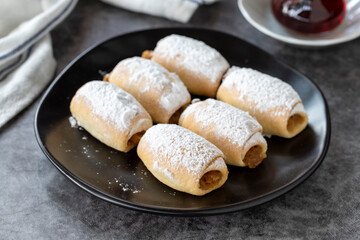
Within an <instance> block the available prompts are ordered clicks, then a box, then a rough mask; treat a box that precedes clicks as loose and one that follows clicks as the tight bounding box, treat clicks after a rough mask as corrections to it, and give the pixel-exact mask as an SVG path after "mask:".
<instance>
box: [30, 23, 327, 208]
mask: <svg viewBox="0 0 360 240" xmlns="http://www.w3.org/2000/svg"><path fill="white" fill-rule="evenodd" d="M172 33H178V34H182V35H186V36H190V37H193V38H196V39H200V40H202V41H204V42H205V43H207V44H208V45H210V46H212V47H214V48H215V49H217V50H218V51H220V52H221V53H222V54H223V56H224V57H225V58H226V59H227V60H228V61H229V62H230V64H231V65H237V66H246V67H251V68H254V69H257V70H260V71H262V72H265V73H268V74H270V75H273V76H276V77H279V78H281V79H283V80H284V81H286V82H288V83H289V84H291V85H292V86H293V87H294V88H295V90H296V91H297V92H298V93H299V95H300V96H301V98H302V100H303V102H304V105H305V109H306V111H307V113H308V115H309V125H308V127H307V128H306V129H305V130H304V131H303V132H302V133H301V134H300V135H298V136H297V137H295V138H293V139H282V138H278V137H272V138H271V139H269V140H268V157H267V159H265V160H264V162H263V163H262V164H261V165H259V166H258V167H257V168H256V169H248V168H236V167H229V171H230V174H229V179H228V181H227V182H226V183H225V184H224V186H222V187H221V188H220V189H218V190H216V191H213V192H211V193H209V194H207V195H205V196H202V197H197V196H192V195H189V194H186V193H182V192H178V191H175V190H173V189H171V188H169V187H167V186H166V185H164V184H162V183H161V182H159V181H158V180H157V179H155V178H154V177H153V176H152V175H151V173H150V172H149V171H148V170H147V169H146V167H145V166H144V165H143V163H142V162H141V161H140V159H139V158H138V157H137V155H136V150H135V149H133V150H132V151H130V152H129V153H121V152H117V151H115V150H112V149H111V148H109V147H107V146H105V145H104V144H102V143H100V142H99V141H97V140H96V139H94V138H93V137H92V136H91V135H90V134H88V133H87V132H86V131H85V130H82V131H81V130H78V129H75V128H71V126H70V123H69V120H68V118H69V117H70V111H69V104H70V100H71V98H72V96H73V95H74V94H75V92H76V90H77V89H78V88H79V87H80V86H82V85H83V84H84V83H86V82H88V81H90V80H93V79H101V74H100V73H99V71H105V72H108V71H111V69H112V68H113V67H114V66H115V65H116V64H117V63H118V62H119V61H120V60H122V59H124V58H127V57H132V56H139V55H141V52H142V51H143V50H145V49H153V48H154V47H155V45H156V42H157V41H158V40H159V39H161V38H162V37H164V36H166V35H169V34H172ZM35 133H36V137H37V140H38V143H39V145H40V147H41V149H42V151H43V152H44V153H45V155H46V156H47V157H48V158H49V160H50V161H51V162H52V163H53V164H54V165H55V166H56V167H57V168H58V169H59V170H60V171H61V172H62V173H63V174H64V175H65V176H67V177H68V178H69V179H70V180H72V181H73V182H74V183H76V184H77V185H78V186H80V187H81V188H83V189H85V190H86V191H88V192H90V193H92V194H94V195H95V196H98V197H100V198H102V199H104V200H107V201H109V202H112V203H115V204H118V205H121V206H124V207H128V208H131V209H137V210H142V211H146V212H153V213H165V214H173V215H210V214H219V213H226V212H232V211H236V210H240V209H245V208H249V207H252V206H255V205H258V204H261V203H264V202H266V201H269V200H271V199H273V198H275V197H278V196H280V195H281V194H284V193H285V192H287V191H289V190H290V189H292V188H294V187H295V186H297V185H298V184H299V183H301V182H302V181H304V180H305V179H306V178H307V177H309V176H310V174H311V173H313V172H314V171H315V169H316V168H317V167H318V166H319V165H320V163H321V162H322V160H323V158H324V157H325V154H326V151H327V149H328V144H329V138H330V119H329V112H328V108H327V104H326V101H325V99H324V97H323V95H322V93H321V91H320V90H319V88H318V87H317V86H316V85H315V84H314V83H313V82H312V81H311V80H309V79H308V78H307V77H305V76H304V75H302V74H300V73H298V72H297V71H295V70H293V69H291V68H290V67H288V66H286V65H284V64H282V63H280V62H279V61H277V60H276V59H275V58H274V57H273V56H271V55H269V54H267V53H266V52H264V51H262V50H260V49H258V48H257V47H255V46H253V45H251V44H249V43H247V42H245V41H243V40H241V39H239V38H237V37H234V36H231V35H228V34H225V33H221V32H217V31H213V30H206V29H193V28H175V29H173V28H172V29H170V28H165V29H154V30H145V31H140V32H134V33H129V34H125V35H121V36H118V37H115V38H112V39H110V40H107V41H105V42H103V43H100V44H98V45H96V46H95V47H92V48H90V49H89V50H87V51H85V52H84V53H83V54H81V55H80V56H79V57H78V58H76V59H75V60H74V61H73V62H72V63H71V64H70V65H69V66H68V67H67V68H66V69H65V70H64V71H63V72H62V73H61V74H60V75H59V76H58V77H57V78H56V80H55V81H54V82H53V83H52V84H51V86H50V87H49V89H48V90H47V91H46V93H45V94H44V96H43V98H42V100H41V103H40V105H39V108H38V110H37V113H36V116H35Z"/></svg>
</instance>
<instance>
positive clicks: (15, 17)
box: [0, 0, 77, 127]
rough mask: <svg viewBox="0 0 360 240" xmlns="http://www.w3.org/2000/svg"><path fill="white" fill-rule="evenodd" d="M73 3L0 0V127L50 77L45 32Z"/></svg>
mask: <svg viewBox="0 0 360 240" xmlns="http://www.w3.org/2000/svg"><path fill="white" fill-rule="evenodd" d="M76 2H77V0H0V127H2V126H3V125H4V124H5V123H6V122H7V121H8V120H10V119H11V118H12V117H14V116H15V115H16V114H17V113H18V112H20V111H21V110H22V109H24V108H25V107H26V106H27V105H28V104H29V103H31V101H33V100H34V98H35V97H36V96H37V95H38V94H39V93H40V92H41V90H42V89H43V88H44V87H45V86H46V84H47V83H48V82H49V81H50V80H51V79H52V78H53V75H54V71H55V68H56V61H55V59H54V57H53V53H52V46H51V39H50V35H49V32H50V30H52V29H53V28H54V27H55V26H56V25H57V24H58V23H60V22H61V21H62V20H63V19H64V18H65V17H66V16H67V15H68V14H69V13H70V12H71V10H72V9H73V8H74V6H75V4H76Z"/></svg>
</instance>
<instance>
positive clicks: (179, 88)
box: [121, 57, 190, 112]
mask: <svg viewBox="0 0 360 240" xmlns="http://www.w3.org/2000/svg"><path fill="white" fill-rule="evenodd" d="M121 64H122V65H124V66H126V68H127V69H128V71H129V73H130V78H129V82H130V84H134V85H136V84H139V83H140V82H141V83H142V90H141V92H147V91H150V90H151V91H157V92H158V94H159V95H160V98H159V100H158V101H159V103H160V105H161V106H162V107H163V108H164V109H165V110H166V111H169V112H171V111H174V110H175V109H177V108H179V106H182V105H183V104H185V103H187V101H188V99H189V98H190V94H189V92H188V91H187V89H186V87H185V85H184V83H183V82H182V81H181V80H180V78H179V77H178V75H177V74H176V73H170V72H169V71H167V70H166V69H165V68H164V67H162V66H161V65H160V64H158V63H156V62H154V61H151V60H148V59H145V58H141V57H132V58H127V59H125V60H123V61H121ZM144 80H145V81H144Z"/></svg>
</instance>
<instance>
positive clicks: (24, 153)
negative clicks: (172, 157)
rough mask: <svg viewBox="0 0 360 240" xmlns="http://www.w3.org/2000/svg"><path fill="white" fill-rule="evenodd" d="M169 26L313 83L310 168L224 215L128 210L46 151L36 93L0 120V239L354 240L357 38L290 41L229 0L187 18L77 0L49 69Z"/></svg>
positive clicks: (358, 207) (357, 220) (359, 194)
mask: <svg viewBox="0 0 360 240" xmlns="http://www.w3.org/2000/svg"><path fill="white" fill-rule="evenodd" d="M175 26H195V27H206V28H211V29H216V30H220V31H224V32H227V33H230V34H233V35H235V36H238V37H240V38H242V39H245V40H247V41H248V42H250V43H252V44H254V45H256V46H258V47H259V48H261V49H263V50H265V51H266V52H268V53H270V54H272V55H274V56H275V57H277V58H278V59H280V60H281V61H283V62H285V63H286V64H288V65H290V66H293V67H294V68H295V69H297V70H299V71H300V72H302V73H303V74H305V75H307V76H308V77H310V78H311V79H312V80H313V81H314V82H316V83H317V85H318V86H319V87H320V89H321V90H322V91H323V93H324V95H325V97H326V99H327V101H328V104H329V108H330V114H331V123H332V133H331V135H332V136H331V144H330V148H329V151H328V154H327V156H326V158H325V159H324V162H323V163H322V165H321V166H320V167H319V168H318V170H317V171H316V172H315V173H314V174H313V175H312V176H311V177H310V178H309V179H307V180H306V181H305V182H304V183H303V184H301V185H300V186H298V187H297V188H295V189H294V190H292V191H291V192H289V193H287V194H285V195H283V196H281V197H279V198H277V199H275V200H272V201H270V202H268V203H265V204H263V205H260V206H257V207H254V208H251V209H247V210H243V211H240V212H235V213H231V214H226V215H218V216H211V217H167V216H158V215H153V214H148V213H142V212H138V211H133V210H128V209H125V208H122V207H119V206H115V205H112V204H110V203H108V202H105V201H103V200H100V199H98V198H96V197H94V196H92V195H90V194H89V193H87V192H85V191H83V190H81V189H80V188H79V187H77V186H76V185H75V184H73V183H72V182H70V181H69V180H68V179H67V178H66V177H64V176H63V175H62V174H61V173H60V172H59V171H58V170H57V169H56V168H55V167H53V165H52V164H51V163H50V162H49V161H48V160H47V158H46V157H45V155H43V153H42V152H41V150H40V148H39V147H38V145H37V142H36V140H35V136H34V131H33V121H34V115H35V110H36V107H37V105H38V103H39V99H37V100H36V101H35V102H34V103H33V104H31V105H30V107H28V108H27V109H25V110H24V111H22V112H21V113H20V114H19V115H18V116H17V117H16V118H14V119H13V120H11V121H10V122H9V123H7V124H6V125H5V126H4V127H3V128H1V129H0V164H1V166H0V189H1V190H0V202H1V204H0V238H1V239H111V238H114V239H124V238H130V239H159V238H160V239H172V238H173V239H192V238H198V239H226V238H230V239H235V238H236V239H269V238H283V239H294V238H299V239H360V184H359V183H360V160H359V159H358V158H359V156H360V154H359V153H360V150H359V145H360V140H359V139H360V138H359V134H360V131H359V130H360V124H359V123H358V121H359V120H360V107H359V106H360V98H359V97H358V93H359V90H360V39H357V40H354V41H351V42H348V43H344V44H340V45H337V46H333V47H327V48H323V49H304V48H298V47H292V46H289V45H286V44H284V43H281V42H279V41H277V40H274V39H272V38H270V37H267V36H265V35H264V34H262V33H260V32H259V31H257V30H256V29H254V28H253V27H252V26H250V25H249V24H248V23H247V22H246V21H245V19H244V18H243V17H242V15H241V13H240V11H239V10H238V8H237V2H236V1H235V0H223V1H221V2H220V3H216V4H214V5H211V6H201V7H200V8H199V9H198V10H197V12H196V13H195V15H194V16H193V18H192V19H191V20H190V22H189V23H188V24H182V23H177V22H173V21H169V20H166V19H162V18H156V17H151V16H147V15H142V14H136V13H132V12H128V11H125V10H121V9H118V8H115V7H112V6H109V5H106V4H103V3H101V2H99V1H97V0H86V1H85V0H82V1H79V3H78V5H77V7H76V8H75V10H74V11H73V12H72V13H71V15H70V16H69V17H68V18H67V19H66V20H65V21H64V22H63V23H61V24H60V25H59V26H58V27H57V28H56V29H55V30H53V31H52V34H51V35H52V39H53V46H54V55H55V58H56V59H57V61H58V68H57V73H59V72H60V71H61V70H62V69H63V68H64V67H65V66H66V65H67V64H68V63H69V62H70V61H71V60H72V59H74V58H75V57H76V56H77V55H79V54H80V53H81V52H82V51H84V50H85V49H87V48H88V47H90V46H92V45H93V44H95V43H97V42H99V41H102V40H104V39H107V38H109V37H112V36H116V35H119V34H121V33H126V32H130V31H136V30H143V29H149V28H156V27H175Z"/></svg>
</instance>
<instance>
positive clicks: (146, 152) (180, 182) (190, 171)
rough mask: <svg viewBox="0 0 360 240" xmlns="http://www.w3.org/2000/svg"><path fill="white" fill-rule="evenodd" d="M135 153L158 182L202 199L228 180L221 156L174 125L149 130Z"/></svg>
mask: <svg viewBox="0 0 360 240" xmlns="http://www.w3.org/2000/svg"><path fill="white" fill-rule="evenodd" d="M137 153H138V155H139V157H140V159H141V160H142V161H143V163H144V164H145V166H146V167H147V168H148V169H149V171H150V172H151V173H152V174H153V175H154V176H155V177H156V178H157V179H158V180H159V181H161V182H162V183H164V184H166V185H168V186H169V187H172V188H174V189H176V190H179V191H182V192H186V193H190V194H193V195H199V196H200V195H204V194H206V193H208V192H211V191H212V190H214V189H217V188H219V187H221V186H222V185H223V184H224V183H225V181H226V180H227V176H228V170H227V167H226V164H225V162H224V159H223V158H224V155H223V153H222V152H221V151H220V150H219V149H218V148H217V147H216V146H215V145H213V144H212V143H210V142H208V141H207V140H206V139H204V138H202V137H200V136H199V135H197V134H195V133H193V132H191V131H189V130H187V129H185V128H183V127H180V126H178V125H175V124H158V125H156V126H153V127H151V128H150V129H149V130H148V131H147V132H146V133H145V135H144V136H143V137H142V138H141V140H140V142H139V145H138V148H137Z"/></svg>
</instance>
